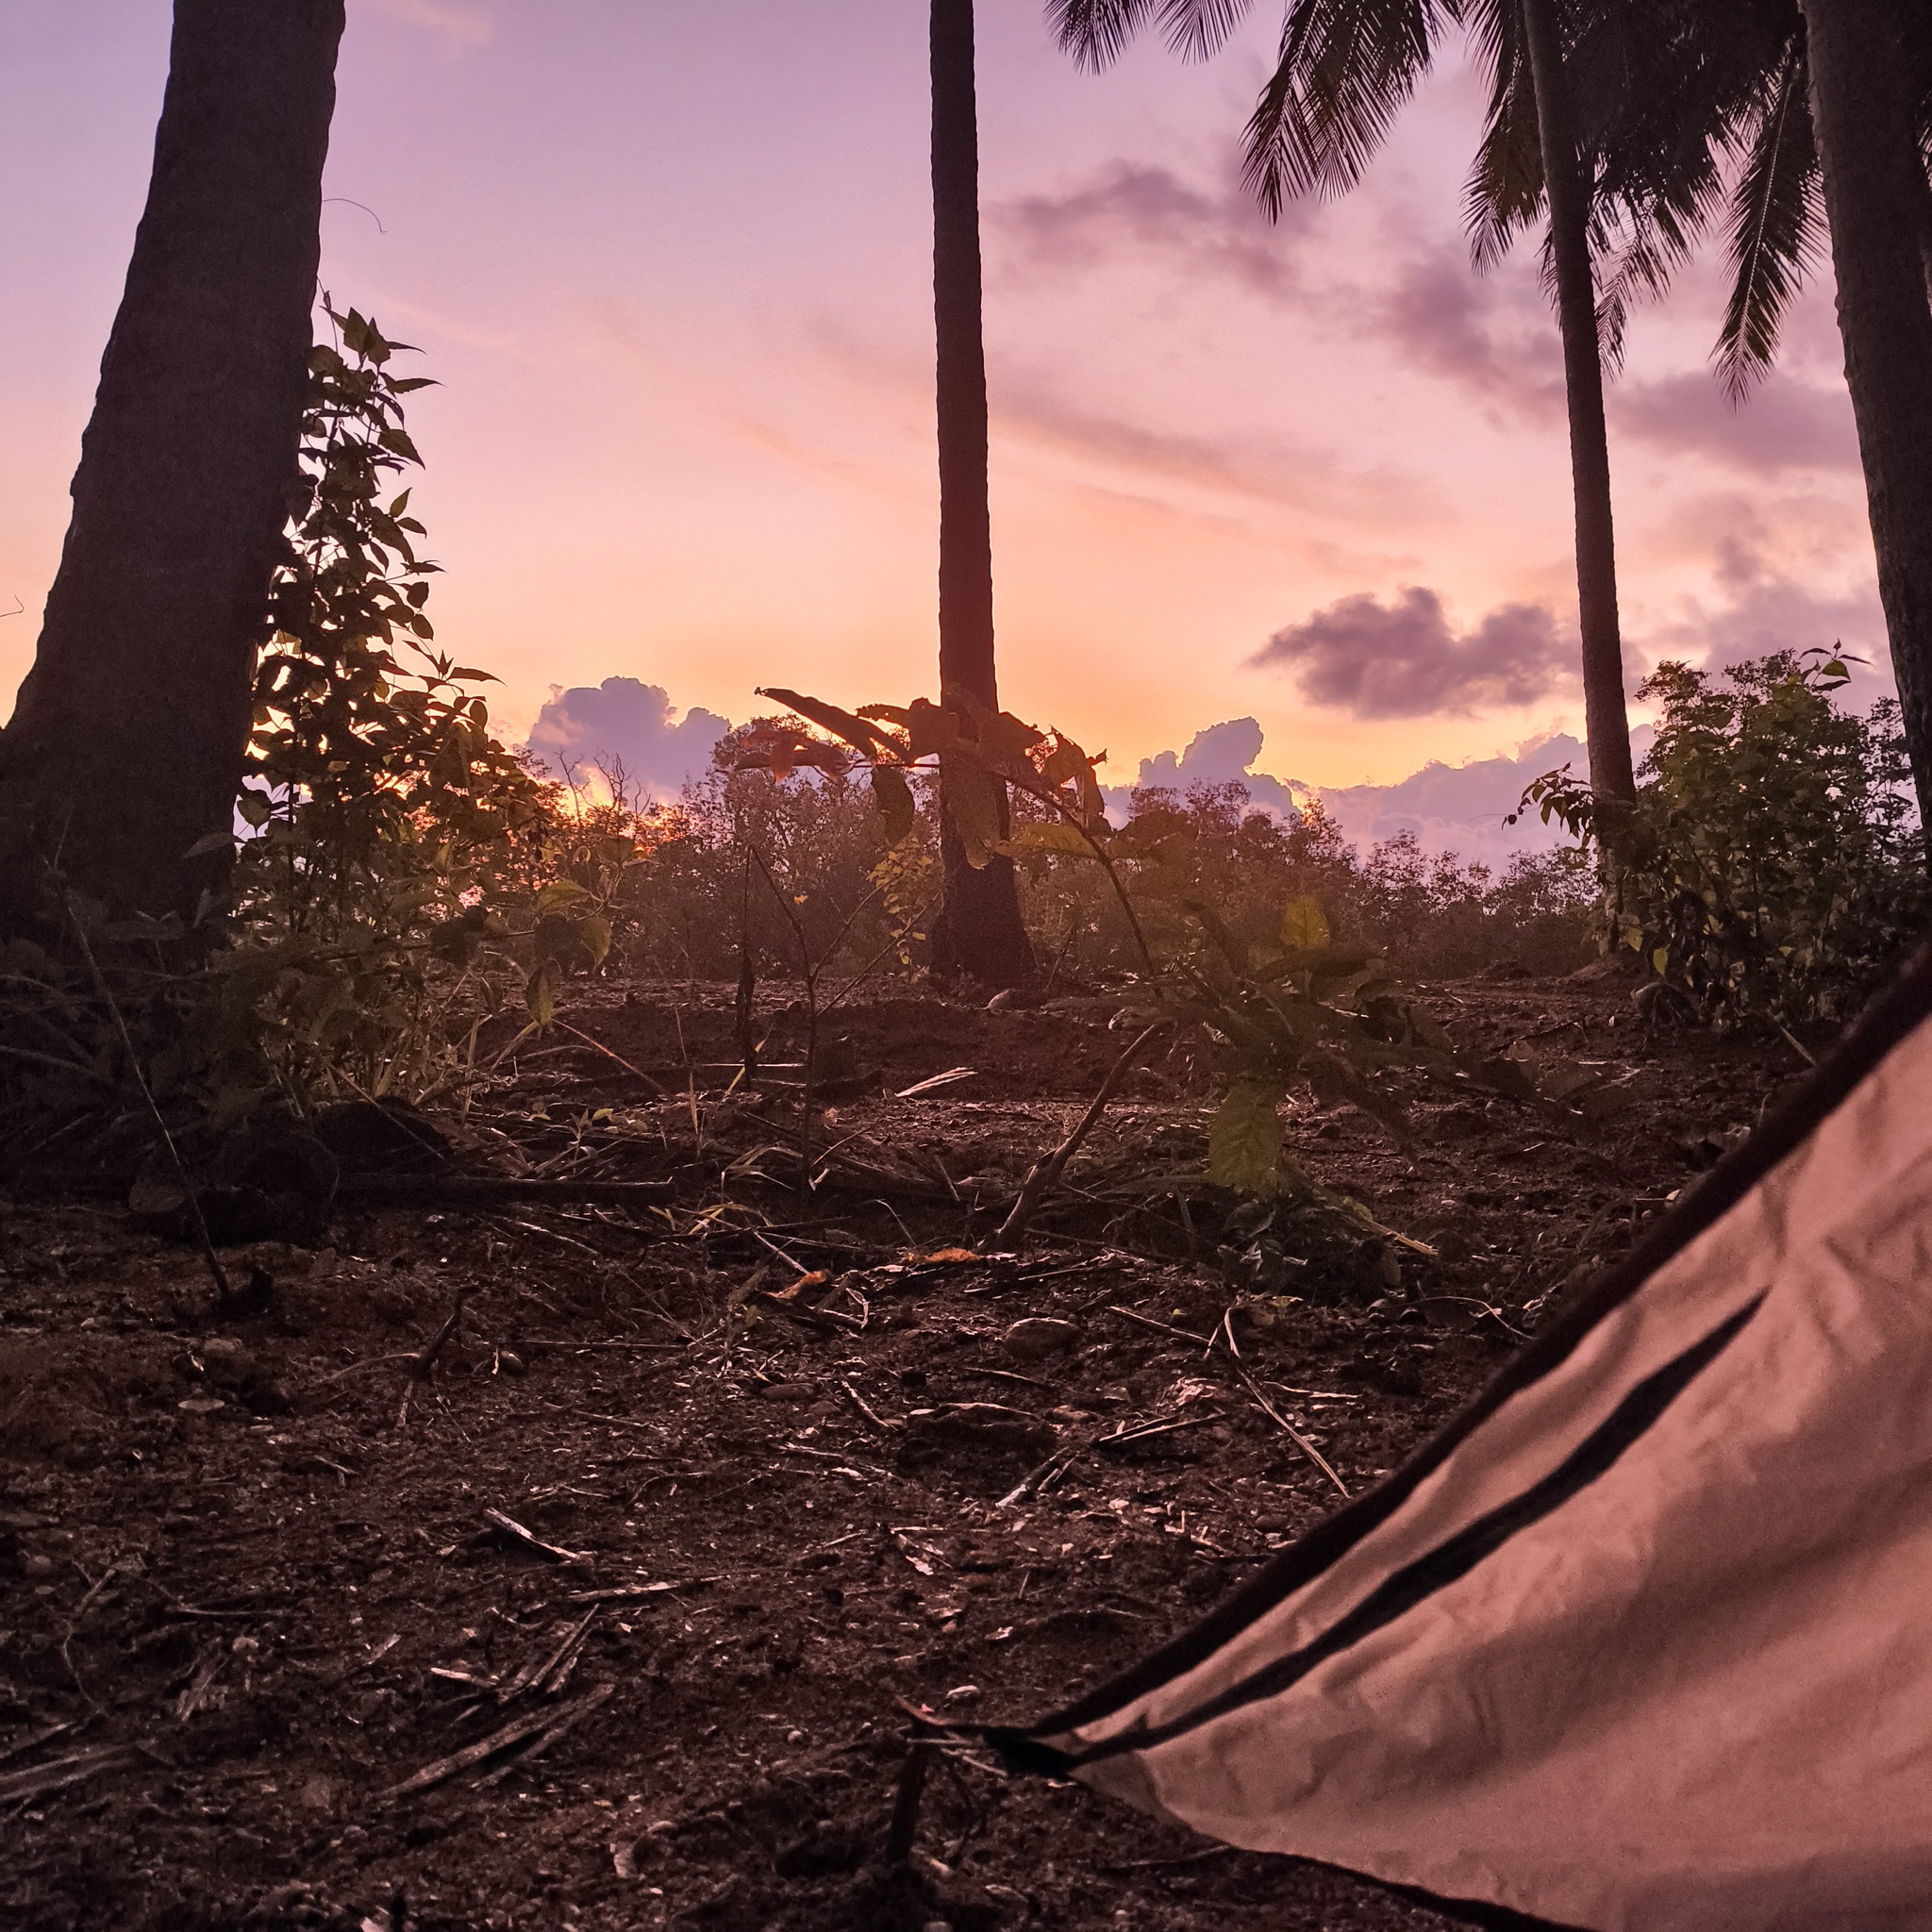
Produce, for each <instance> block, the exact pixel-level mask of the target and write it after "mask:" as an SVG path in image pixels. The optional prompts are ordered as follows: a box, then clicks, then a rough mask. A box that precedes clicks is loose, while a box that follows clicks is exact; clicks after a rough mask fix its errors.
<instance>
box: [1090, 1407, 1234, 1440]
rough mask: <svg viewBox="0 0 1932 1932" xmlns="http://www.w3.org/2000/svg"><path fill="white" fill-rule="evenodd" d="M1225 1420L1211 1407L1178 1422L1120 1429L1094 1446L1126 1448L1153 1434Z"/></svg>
mask: <svg viewBox="0 0 1932 1932" xmlns="http://www.w3.org/2000/svg"><path fill="white" fill-rule="evenodd" d="M1222 1421H1224V1416H1223V1414H1222V1412H1221V1410H1220V1409H1218V1408H1215V1409H1210V1410H1209V1411H1208V1413H1207V1414H1206V1415H1189V1416H1183V1417H1181V1419H1180V1420H1179V1421H1178V1422H1171V1423H1148V1424H1145V1425H1144V1426H1142V1427H1141V1428H1137V1429H1120V1430H1117V1431H1116V1432H1115V1433H1114V1434H1113V1435H1111V1436H1102V1437H1101V1438H1100V1439H1099V1441H1096V1442H1095V1443H1094V1445H1093V1446H1094V1447H1095V1448H1096V1449H1124V1448H1125V1447H1126V1446H1127V1445H1128V1444H1129V1443H1130V1442H1144V1441H1147V1440H1148V1439H1149V1438H1150V1437H1152V1436H1172V1435H1174V1433H1175V1431H1177V1430H1180V1429H1199V1428H1204V1427H1206V1426H1207V1424H1209V1423H1218V1422H1222Z"/></svg>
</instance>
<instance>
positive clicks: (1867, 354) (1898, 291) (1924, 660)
mask: <svg viewBox="0 0 1932 1932" xmlns="http://www.w3.org/2000/svg"><path fill="white" fill-rule="evenodd" d="M1803 6H1804V12H1805V33H1806V40H1807V46H1808V48H1809V53H1810V61H1811V120H1812V125H1813V127H1814V129H1815V131H1816V133H1817V137H1818V159H1819V167H1820V172H1821V173H1822V175H1823V176H1824V210H1825V215H1826V217H1827V219H1828V220H1829V222H1830V225H1831V263H1832V269H1833V272H1834V274H1835V275H1837V278H1838V325H1839V333H1840V335H1841V336H1842V337H1843V339H1844V345H1845V381H1846V383H1847V384H1848V385H1849V387H1850V389H1851V392H1852V414H1853V416H1854V418H1855V419H1856V421H1857V425H1858V454H1859V456H1860V458H1862V459H1863V462H1864V467H1865V496H1866V501H1867V503H1868V505H1869V506H1870V509H1871V515H1872V542H1873V547H1874V550H1875V551H1876V553H1877V558H1878V595H1879V601H1880V602H1881V603H1882V604H1883V606H1884V608H1885V627H1886V630H1887V632H1888V633H1889V634H1890V640H1891V662H1892V669H1893V672H1894V673H1895V675H1896V676H1897V679H1898V695H1899V705H1900V708H1901V710H1902V711H1903V713H1904V724H1905V737H1906V748H1907V753H1908V754H1909V756H1910V758H1911V761H1912V782H1913V784H1914V785H1915V787H1916V788H1917V790H1918V794H1919V816H1920V822H1921V824H1923V825H1924V828H1925V831H1926V835H1927V839H1928V848H1932V301H1928V298H1927V293H1926V282H1925V254H1924V237H1925V234H1926V220H1927V210H1926V204H1927V195H1928V191H1927V188H1926V184H1925V171H1924V158H1923V157H1922V156H1921V154H1920V152H1919V145H1918V142H1917V141H1916V140H1915V139H1914V136H1913V129H1912V121H1911V113H1910V108H1909V103H1908V101H1907V92H1906V89H1905V86H1904V84H1903V81H1902V78H1901V76H1902V75H1903V73H1904V65H1905V63H1904V61H1903V58H1902V57H1901V51H1900V46H1899V42H1898V36H1897V31H1896V27H1895V25H1894V19H1893V16H1892V15H1891V12H1890V8H1889V7H1888V6H1887V4H1886V0H1803Z"/></svg>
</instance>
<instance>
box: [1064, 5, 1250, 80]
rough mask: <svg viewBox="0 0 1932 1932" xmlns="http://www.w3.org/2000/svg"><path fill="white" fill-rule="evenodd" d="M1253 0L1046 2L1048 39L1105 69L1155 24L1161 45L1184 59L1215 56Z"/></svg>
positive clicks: (1086, 64) (1081, 60) (1093, 66)
mask: <svg viewBox="0 0 1932 1932" xmlns="http://www.w3.org/2000/svg"><path fill="white" fill-rule="evenodd" d="M1252 4H1253V0H1047V8H1046V20H1047V25H1048V26H1050V27H1051V28H1052V29H1053V34H1054V38H1055V39H1056V40H1057V41H1058V42H1059V44H1060V46H1061V47H1062V48H1063V49H1064V50H1065V51H1066V52H1067V53H1069V54H1071V55H1073V57H1074V59H1076V60H1077V61H1078V62H1079V63H1080V65H1081V66H1083V67H1087V68H1091V69H1094V70H1095V71H1097V70H1099V69H1100V68H1103V67H1107V66H1110V65H1111V64H1112V63H1113V62H1114V61H1115V60H1117V59H1118V58H1120V56H1121V55H1122V53H1124V51H1125V49H1126V45H1127V42H1129V41H1131V40H1132V39H1133V38H1134V36H1135V35H1136V34H1137V33H1139V32H1140V31H1141V28H1142V27H1144V26H1145V25H1148V24H1149V22H1153V23H1154V24H1155V25H1158V27H1159V28H1160V31H1161V34H1162V36H1163V37H1164V38H1165V39H1166V42H1167V44H1168V45H1169V46H1170V47H1171V48H1173V49H1174V52H1175V53H1176V54H1178V55H1180V56H1181V58H1183V59H1187V60H1205V59H1207V58H1208V56H1209V55H1211V54H1215V53H1218V52H1219V51H1220V49H1221V47H1222V45H1223V44H1224V42H1225V41H1226V40H1227V37H1228V35H1229V34H1231V33H1233V31H1234V30H1235V28H1236V27H1238V26H1239V25H1241V21H1242V19H1243V18H1244V17H1245V15H1246V13H1247V11H1248V8H1249V7H1250V6H1251V5H1252Z"/></svg>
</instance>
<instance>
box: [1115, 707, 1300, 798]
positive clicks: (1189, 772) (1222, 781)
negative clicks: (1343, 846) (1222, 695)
mask: <svg viewBox="0 0 1932 1932" xmlns="http://www.w3.org/2000/svg"><path fill="white" fill-rule="evenodd" d="M1261 742H1262V740H1261V726H1260V723H1259V721H1258V720H1257V719H1254V718H1230V719H1228V720H1227V722H1226V723H1225V724H1210V725H1208V728H1207V730H1205V731H1197V732H1195V734H1194V736H1193V738H1192V739H1191V741H1189V744H1188V748H1187V750H1186V751H1184V752H1178V753H1176V752H1171V751H1163V752H1157V753H1156V754H1155V756H1154V757H1153V758H1142V759H1141V775H1140V776H1139V777H1138V778H1136V779H1135V781H1134V784H1133V785H1132V786H1127V785H1113V786H1108V787H1107V788H1106V790H1105V793H1104V795H1105V797H1106V799H1107V802H1108V808H1109V810H1110V811H1111V812H1112V813H1113V815H1114V816H1115V817H1116V818H1118V819H1121V820H1124V819H1125V817H1126V813H1127V810H1128V808H1129V805H1130V803H1131V795H1132V792H1133V791H1134V790H1135V789H1136V788H1138V787H1142V786H1159V787H1161V788H1163V789H1165V790H1168V791H1186V790H1187V789H1188V787H1189V786H1191V785H1244V786H1246V787H1247V791H1248V797H1249V798H1250V800H1252V801H1253V803H1255V804H1256V805H1257V806H1259V807H1261V808H1262V809H1263V810H1266V811H1272V812H1275V813H1278V814H1279V815H1280V816H1281V817H1283V818H1292V817H1294V815H1295V809H1296V808H1295V793H1296V792H1298V791H1301V792H1306V791H1307V789H1308V788H1307V786H1306V785H1304V784H1302V783H1301V782H1300V780H1299V779H1294V778H1290V779H1287V780H1283V779H1280V778H1272V777H1270V776H1269V775H1268V774H1267V773H1266V772H1257V771H1256V770H1255V760H1256V759H1257V758H1259V757H1260V756H1261Z"/></svg>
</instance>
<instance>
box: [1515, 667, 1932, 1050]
mask: <svg viewBox="0 0 1932 1932" xmlns="http://www.w3.org/2000/svg"><path fill="white" fill-rule="evenodd" d="M1847 676H1848V673H1847V671H1846V669H1845V665H1844V662H1843V660H1842V659H1841V658H1838V657H1835V656H1833V655H1831V654H1830V653H1827V652H1824V651H1822V650H1812V651H1807V652H1804V653H1793V652H1789V651H1784V652H1777V653H1774V655H1772V656H1770V657H1767V658H1758V659H1757V660H1755V661H1753V662H1751V663H1746V664H1740V665H1735V666H1733V667H1731V668H1730V669H1729V670H1727V671H1724V672H1722V673H1719V674H1712V673H1710V672H1707V671H1702V670H1693V669H1691V667H1690V666H1688V665H1684V664H1676V663H1667V664H1662V665H1659V666H1658V668H1657V671H1656V672H1655V673H1653V674H1652V675H1651V676H1650V677H1649V678H1648V679H1647V680H1646V681H1645V683H1644V684H1643V685H1642V686H1641V688H1640V689H1639V691H1638V695H1639V697H1640V698H1647V699H1651V700H1654V701H1656V702H1657V703H1658V704H1660V705H1661V707H1662V715H1661V717H1660V719H1659V721H1658V724H1657V738H1656V741H1654V743H1653V744H1652V746H1651V749H1650V752H1649V754H1648V756H1647V757H1646V758H1644V760H1643V763H1642V766H1641V769H1640V773H1639V778H1640V783H1639V787H1638V796H1637V806H1636V810H1635V812H1634V814H1633V815H1632V817H1631V819H1630V822H1629V824H1628V825H1627V827H1625V828H1622V829H1619V830H1617V831H1615V834H1614V836H1612V835H1611V832H1610V830H1609V828H1608V827H1607V821H1606V815H1605V813H1604V811H1603V808H1602V807H1601V805H1600V804H1599V803H1598V801H1596V800H1595V799H1594V798H1593V797H1592V795H1591V792H1590V791H1589V788H1588V787H1587V786H1585V785H1583V784H1582V783H1580V782H1579V781H1577V780H1574V779H1573V778H1571V777H1570V775H1569V774H1568V773H1567V771H1566V772H1563V773H1553V774H1549V775H1547V776H1545V777H1543V778H1540V779H1538V780H1537V782H1536V783H1535V784H1534V785H1532V786H1531V787H1530V789H1529V791H1528V792H1527V793H1525V794H1524V803H1525V804H1526V805H1527V804H1535V805H1537V806H1539V807H1540V808H1541V810H1542V814H1543V817H1544V818H1545V819H1546V820H1549V819H1557V820H1559V821H1560V822H1562V823H1563V824H1565V825H1566V826H1567V827H1568V828H1569V829H1570V830H1571V831H1572V833H1573V834H1574V835H1575V836H1576V837H1577V838H1578V840H1579V841H1580V845H1581V847H1582V849H1583V850H1584V851H1586V852H1589V851H1591V850H1592V849H1597V848H1600V847H1601V846H1602V845H1603V844H1604V843H1605V842H1606V841H1608V842H1609V843H1610V845H1611V847H1612V855H1611V857H1612V863H1611V865H1610V867H1609V871H1610V872H1611V874H1612V876H1613V879H1614V885H1613V888H1612V890H1611V891H1610V892H1609V893H1607V895H1606V897H1605V898H1604V900H1603V902H1602V905H1601V908H1600V911H1599V921H1600V929H1601V935H1602V940H1603V942H1604V943H1605V944H1606V945H1607V946H1608V945H1612V944H1624V945H1628V946H1630V947H1632V948H1634V949H1635V950H1637V951H1638V952H1640V953H1641V954H1642V955H1643V956H1644V957H1645V958H1647V959H1648V960H1649V962H1650V964H1651V966H1652V967H1653V969H1654V970H1655V971H1656V972H1657V973H1659V974H1664V975H1666V976H1667V977H1669V978H1670V979H1671V980H1672V981H1674V983H1675V984H1676V985H1678V986H1680V987H1681V988H1683V989H1684V990H1685V991H1687V992H1689V993H1691V995H1692V996H1693V997H1694V998H1696V999H1697V1000H1698V1001H1699V1002H1700V1003H1701V1004H1702V1005H1703V1007H1704V1008H1706V1010H1707V1012H1708V1013H1709V1014H1710V1015H1711V1016H1712V1017H1713V1019H1715V1020H1717V1021H1718V1022H1719V1023H1720V1024H1731V1023H1734V1022H1736V1021H1738V1020H1740V1019H1741V1018H1744V1017H1745V1016H1749V1015H1756V1016H1758V1017H1761V1018H1763V1019H1766V1020H1769V1021H1772V1022H1774V1023H1778V1024H1795V1023H1797V1022H1800V1021H1809V1020H1820V1021H1835V1020H1841V1019H1843V1018H1845V1017H1847V1016H1848V1015H1849V1014H1851V1013H1853V1012H1855V1011H1856V1010H1857V1007H1858V1006H1859V1004H1860V1003H1861V1002H1862V1001H1863V999H1864V998H1865V996H1866V995H1867V994H1868V993H1869V992H1870V991H1871V990H1872V989H1873V987H1874V985H1875V984H1876V983H1877V982H1878V981H1879V980H1880V979H1882V978H1883V977H1884V976H1885V974H1887V973H1888V972H1890V969H1891V968H1892V967H1893V966H1894V965H1895V964H1896V963H1897V961H1898V960H1899V959H1900V958H1902V957H1903V955H1904V954H1905V952H1906V951H1907V948H1908V947H1909V946H1910V944H1911V943H1912V941H1914V940H1915V939H1916V938H1917V937H1918V936H1919V934H1920V933H1921V932H1922V931H1923V929H1924V924H1925V921H1926V918H1927V916H1928V913H1932V891H1928V888H1927V882H1926V876H1925V853H1924V844H1923V842H1922V841H1921V837H1920V828H1919V823H1918V815H1917V812H1916V810H1915V809H1914V806H1913V801H1912V795H1911V790H1910V784H1909V771H1908V767H1907V762H1906V756H1905V744H1904V740H1903V738H1902V736H1901V734H1900V731H1899V713H1898V706H1897V704H1896V703H1895V702H1894V701H1893V700H1891V699H1889V698H1888V699H1881V700H1880V701H1879V702H1878V703H1877V704H1875V705H1874V706H1873V707H1872V709H1871V710H1870V712H1869V713H1867V714H1865V715H1864V716H1860V715H1859V714H1858V713H1857V712H1855V711H1849V710H1846V709H1845V708H1842V707H1841V706H1840V704H1839V703H1838V702H1837V701H1836V699H1835V696H1834V693H1835V692H1836V691H1839V690H1840V689H1841V688H1842V686H1843V685H1844V684H1845V682H1846V679H1847Z"/></svg>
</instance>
